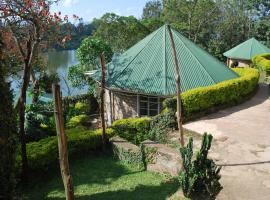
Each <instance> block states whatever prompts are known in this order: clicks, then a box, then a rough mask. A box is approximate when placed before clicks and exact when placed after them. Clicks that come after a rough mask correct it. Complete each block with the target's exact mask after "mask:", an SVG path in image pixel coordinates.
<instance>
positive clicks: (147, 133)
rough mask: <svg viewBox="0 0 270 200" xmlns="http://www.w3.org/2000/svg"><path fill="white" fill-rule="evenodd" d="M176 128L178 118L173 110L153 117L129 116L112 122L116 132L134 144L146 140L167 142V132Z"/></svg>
mask: <svg viewBox="0 0 270 200" xmlns="http://www.w3.org/2000/svg"><path fill="white" fill-rule="evenodd" d="M175 128H176V118H175V115H174V114H173V113H172V112H163V113H161V114H159V115H157V116H155V117H153V118H150V117H141V118H128V119H120V120H116V121H115V122H113V124H112V129H113V130H114V133H115V134H116V135H118V136H120V137H121V138H124V139H126V140H127V141H129V142H132V143H133V144H136V145H138V144H140V143H141V142H143V141H144V140H153V141H158V142H162V143H164V142H166V141H167V134H168V132H169V131H170V130H172V129H175Z"/></svg>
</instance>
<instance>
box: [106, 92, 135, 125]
mask: <svg viewBox="0 0 270 200" xmlns="http://www.w3.org/2000/svg"><path fill="white" fill-rule="evenodd" d="M105 110H106V115H105V116H106V120H107V123H108V124H110V122H112V121H115V120H117V119H123V118H129V117H137V116H138V112H137V95H136V94H129V93H121V92H114V91H109V90H105Z"/></svg>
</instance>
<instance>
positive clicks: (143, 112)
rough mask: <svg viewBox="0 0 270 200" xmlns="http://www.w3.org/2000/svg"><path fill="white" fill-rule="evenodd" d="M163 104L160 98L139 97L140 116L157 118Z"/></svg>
mask: <svg viewBox="0 0 270 200" xmlns="http://www.w3.org/2000/svg"><path fill="white" fill-rule="evenodd" d="M162 100H163V99H162ZM161 102H162V101H161V99H160V98H159V97H154V96H139V105H138V106H139V115H140V116H155V115H157V114H159V113H160V110H161V107H162V103H161Z"/></svg>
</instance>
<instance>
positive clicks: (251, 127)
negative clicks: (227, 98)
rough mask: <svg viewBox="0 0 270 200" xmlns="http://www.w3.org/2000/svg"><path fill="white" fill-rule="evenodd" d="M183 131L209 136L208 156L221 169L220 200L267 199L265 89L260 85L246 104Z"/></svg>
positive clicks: (269, 116) (269, 153) (269, 104)
mask: <svg viewBox="0 0 270 200" xmlns="http://www.w3.org/2000/svg"><path fill="white" fill-rule="evenodd" d="M184 128H186V129H189V130H192V131H195V132H198V133H201V134H202V133H204V132H208V133H211V134H212V135H213V136H214V138H215V139H216V140H214V143H213V147H212V149H211V153H210V156H211V157H212V158H213V159H214V160H216V162H217V163H218V164H222V165H225V166H224V167H223V168H222V171H221V174H222V178H221V182H222V185H223V187H224V189H223V190H222V191H221V193H220V194H219V196H218V199H220V200H255V199H256V200H269V199H270V100H269V87H268V86H267V85H260V88H259V91H258V93H257V94H256V95H255V96H254V97H253V98H252V99H250V100H249V101H247V102H245V103H243V104H241V105H238V106H235V107H232V108H228V109H225V110H222V111H219V112H217V113H214V114H211V115H208V116H207V117H204V118H201V119H200V120H198V121H194V122H190V123H187V124H185V125H184Z"/></svg>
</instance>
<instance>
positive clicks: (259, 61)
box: [252, 53, 270, 74]
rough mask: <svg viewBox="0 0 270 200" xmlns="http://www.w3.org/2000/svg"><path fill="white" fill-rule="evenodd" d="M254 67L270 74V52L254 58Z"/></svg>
mask: <svg viewBox="0 0 270 200" xmlns="http://www.w3.org/2000/svg"><path fill="white" fill-rule="evenodd" d="M252 64H253V65H254V67H256V68H258V69H260V70H262V71H266V72H267V73H268V74H270V53H265V54H260V55H256V56H254V57H253V58H252Z"/></svg>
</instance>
